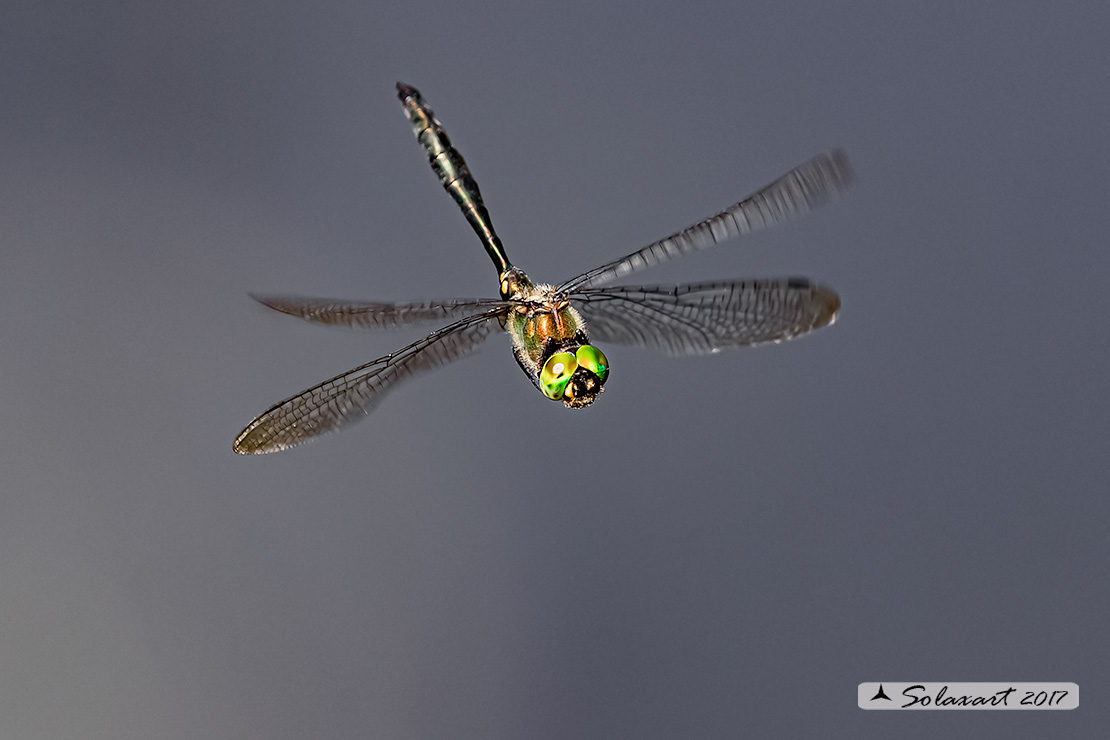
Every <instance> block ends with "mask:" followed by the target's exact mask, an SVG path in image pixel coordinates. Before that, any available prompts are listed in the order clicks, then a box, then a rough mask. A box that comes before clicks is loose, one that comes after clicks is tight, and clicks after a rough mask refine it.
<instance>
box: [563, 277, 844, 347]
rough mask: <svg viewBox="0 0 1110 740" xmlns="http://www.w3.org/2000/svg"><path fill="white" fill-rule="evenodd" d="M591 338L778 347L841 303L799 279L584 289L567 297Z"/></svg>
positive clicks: (826, 319)
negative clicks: (764, 343) (569, 297)
mask: <svg viewBox="0 0 1110 740" xmlns="http://www.w3.org/2000/svg"><path fill="white" fill-rule="evenodd" d="M571 299H572V303H573V305H574V307H575V308H576V309H578V312H579V313H580V314H581V315H582V318H583V319H585V321H586V328H587V330H588V331H589V333H590V336H591V339H592V340H594V341H599V342H612V343H614V344H625V345H631V346H636V347H650V348H652V349H658V350H662V351H663V352H666V353H667V354H670V355H676V356H681V355H702V354H710V353H713V352H718V351H720V350H722V349H731V348H734V347H746V346H749V345H753V344H760V343H763V342H782V341H785V340H787V339H790V338H791V337H795V336H798V335H799V334H804V333H806V332H808V331H812V330H813V329H817V328H819V327H822V326H826V325H827V324H831V323H833V321H834V320H835V319H836V312H837V310H838V309H839V308H840V299H839V298H838V297H837V295H836V293H834V292H833V291H832V290H830V289H828V288H826V287H824V286H821V285H817V284H816V283H812V282H810V281H809V280H806V279H805V278H784V279H773V280H737V281H727V282H712V283H699V284H695V285H676V286H655V287H625V286H614V287H611V288H597V289H586V290H582V291H578V292H576V293H573V294H571Z"/></svg>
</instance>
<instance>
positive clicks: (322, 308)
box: [251, 293, 504, 329]
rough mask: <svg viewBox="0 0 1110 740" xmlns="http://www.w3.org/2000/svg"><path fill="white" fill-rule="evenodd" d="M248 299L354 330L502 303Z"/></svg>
mask: <svg viewBox="0 0 1110 740" xmlns="http://www.w3.org/2000/svg"><path fill="white" fill-rule="evenodd" d="M251 298H253V299H255V300H256V301H258V302H259V303H261V304H262V305H263V306H267V307H269V308H272V309H274V310H275V311H280V312H282V313H284V314H289V315H290V316H296V317H297V318H299V319H304V320H305V321H311V322H313V323H316V324H329V325H331V326H349V327H353V328H356V329H390V328H393V327H397V326H407V325H409V324H417V323H420V322H424V321H439V322H443V321H457V320H459V319H461V318H463V317H466V316H471V315H473V314H476V313H482V312H484V311H489V310H490V309H494V308H497V307H498V306H502V307H503V306H504V304H503V303H502V302H501V301H499V300H493V299H471V298H454V299H450V300H444V301H424V302H421V303H373V302H370V301H342V300H338V299H334V298H304V297H301V296H282V295H255V294H253V293H252V294H251Z"/></svg>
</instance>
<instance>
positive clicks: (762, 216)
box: [559, 150, 852, 292]
mask: <svg viewBox="0 0 1110 740" xmlns="http://www.w3.org/2000/svg"><path fill="white" fill-rule="evenodd" d="M851 179H852V171H851V167H850V166H849V164H848V158H847V156H845V154H844V152H842V151H840V150H834V151H831V152H826V153H824V154H819V155H817V156H816V157H814V158H813V159H810V160H809V161H808V162H805V163H804V164H802V165H799V166H798V167H795V168H794V169H792V170H791V171H790V172H788V173H786V174H785V175H783V176H782V177H780V178H779V179H778V180H775V181H774V182H773V183H771V184H770V185H768V186H766V187H765V188H763V189H761V190H759V191H758V192H756V193H754V194H752V195H750V196H748V197H747V198H745V199H744V200H742V201H740V202H739V203H737V204H736V205H734V206H732V207H731V208H727V209H725V210H724V211H721V212H720V213H718V214H717V215H716V216H713V217H711V218H707V219H706V220H704V221H702V222H701V223H697V224H694V225H693V226H691V227H689V228H687V229H683V230H682V231H680V232H678V233H677V234H672V235H671V236H668V237H667V238H666V239H662V240H660V241H657V242H655V243H654V244H649V245H648V246H646V247H644V248H643V249H640V250H638V251H636V252H633V253H632V254H630V255H628V256H626V257H622V258H620V259H619V260H615V261H613V262H610V263H608V264H605V265H602V266H601V267H598V268H596V269H593V270H590V271H589V272H587V273H584V274H582V275H579V276H578V277H576V278H574V279H572V280H568V281H567V282H566V283H563V284H562V285H560V286H559V290H560V291H563V292H571V291H573V290H577V289H579V288H585V287H589V286H597V285H602V284H604V283H608V282H610V281H612V280H615V279H616V278H619V277H622V276H624V275H627V274H629V273H631V272H635V271H636V270H643V269H646V268H648V267H653V266H655V265H658V264H660V263H662V262H666V261H667V260H671V259H674V258H675V257H679V256H681V255H684V254H688V253H690V252H695V251H697V250H700V249H706V248H707V247H712V246H713V245H715V244H718V243H720V242H723V241H726V240H728V239H732V238H733V237H736V236H740V235H741V234H747V233H750V232H753V231H758V230H759V229H764V228H767V227H769V226H773V225H774V224H777V223H779V222H780V221H786V220H788V219H792V218H797V217H798V216H802V215H804V214H806V213H808V212H809V211H810V210H812V209H814V208H816V207H818V206H820V205H823V204H825V203H827V202H828V201H829V200H831V199H832V198H833V197H834V196H836V195H837V194H838V193H840V192H841V191H843V190H844V189H845V187H847V185H848V183H849V182H850V181H851Z"/></svg>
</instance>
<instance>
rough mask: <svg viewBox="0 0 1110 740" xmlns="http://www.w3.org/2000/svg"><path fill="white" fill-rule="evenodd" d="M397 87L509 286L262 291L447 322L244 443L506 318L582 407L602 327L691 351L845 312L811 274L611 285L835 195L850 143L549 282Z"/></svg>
mask: <svg viewBox="0 0 1110 740" xmlns="http://www.w3.org/2000/svg"><path fill="white" fill-rule="evenodd" d="M397 96H398V97H399V98H400V100H401V105H402V107H403V109H404V112H405V116H406V117H407V118H408V119H409V122H410V123H411V124H412V127H413V131H414V132H415V133H416V138H417V141H418V142H419V143H420V145H421V147H423V149H424V151H425V153H426V154H427V156H428V162H429V164H431V167H432V170H433V171H434V172H435V173H436V175H437V177H438V178H439V181H440V183H441V184H442V185H443V187H444V189H445V190H446V191H447V192H448V194H450V195H451V197H452V199H453V200H454V201H455V203H456V204H457V205H458V207H459V209H460V210H461V211H462V213H463V216H465V218H466V220H467V222H468V223H469V224H470V226H471V228H472V229H473V230H474V232H475V234H477V235H478V238H479V239H480V240H481V242H482V245H483V246H484V247H485V250H486V253H487V254H488V255H489V257H490V259H491V260H492V261H493V265H494V268H495V269H496V270H497V276H498V288H499V290H498V292H499V294H500V298H498V299H480V300H472V299H452V300H446V301H421V302H416V303H373V302H351V301H336V300H330V299H316V298H294V297H283V296H255V297H256V298H257V300H259V301H260V302H261V303H263V304H264V305H266V306H269V307H270V308H273V309H275V310H277V311H281V312H282V313H286V314H290V315H292V316H296V317H298V318H302V319H304V320H306V321H312V322H316V323H322V324H332V325H342V326H349V327H355V328H367V329H383V328H390V327H396V326H407V325H409V324H416V323H419V322H424V321H435V320H437V321H440V322H447V324H446V326H443V328H441V329H437V330H436V331H433V332H432V333H431V334H428V335H427V336H426V337H424V338H423V339H420V340H417V341H415V342H413V343H412V344H409V345H407V346H405V347H402V348H401V349H399V350H397V351H395V352H391V353H390V354H388V355H385V356H384V357H379V358H378V359H376V360H373V361H371V362H368V363H366V364H365V365H362V366H360V367H356V368H355V369H353V370H350V371H348V372H345V373H343V374H341V375H337V376H336V377H334V378H331V379H330V380H326V381H324V382H323V383H319V384H317V385H315V386H313V387H312V388H309V389H308V390H305V391H302V392H301V393H298V394H296V395H295V396H292V397H290V398H287V399H286V400H284V401H281V402H280V403H277V404H274V405H273V406H272V407H270V408H269V409H268V410H267V411H265V412H264V413H262V414H261V415H260V416H258V418H256V419H255V420H254V421H252V422H251V423H250V424H249V425H247V428H246V429H244V430H243V431H242V432H241V433H240V434H239V436H238V437H237V438H236V439H235V444H234V449H235V451H236V452H238V453H240V454H258V453H265V452H273V451H275V450H283V449H286V448H288V447H293V446H295V445H298V444H301V443H302V442H305V441H308V440H310V439H314V438H316V437H318V436H320V435H321V434H325V433H327V432H330V431H334V430H337V429H340V428H342V427H343V426H345V425H347V424H350V423H351V422H354V421H357V420H358V419H361V418H363V417H364V416H365V415H366V414H367V413H369V412H370V411H371V410H373V409H374V408H375V407H376V406H377V404H378V403H379V402H380V401H381V399H382V398H383V397H384V396H385V394H386V393H387V392H388V391H389V390H390V389H391V388H393V387H394V386H395V385H397V383H399V382H400V381H402V380H404V379H406V378H409V377H411V376H413V375H415V374H418V373H420V372H423V371H425V370H430V369H432V368H435V367H439V366H441V365H444V364H446V363H449V362H453V361H454V360H457V359H459V358H461V357H465V356H466V355H468V354H470V353H471V352H473V351H474V350H476V349H477V348H478V347H479V346H480V345H481V344H482V342H484V341H485V339H486V338H488V337H489V336H491V335H492V334H493V333H495V332H494V328H495V327H500V328H501V329H502V330H503V331H504V332H505V333H506V334H508V335H509V337H510V339H511V340H512V343H513V354H514V356H515V357H516V360H517V362H518V363H519V364H520V367H521V369H523V370H524V372H525V374H526V375H527V376H528V378H529V379H530V380H531V381H532V383H533V385H535V386H536V388H538V389H539V390H540V392H541V393H543V395H544V396H546V397H547V398H549V399H551V400H553V401H562V402H563V404H564V405H566V406H567V407H569V408H584V407H586V406H589V405H590V404H591V403H593V401H594V399H596V398H597V396H598V394H599V393H601V391H602V389H603V388H604V386H605V382H606V380H608V378H609V360H608V358H606V356H605V354H604V353H603V352H602V351H601V350H600V349H598V348H597V347H596V346H594V345H593V344H592V341H591V334H592V335H593V337H596V338H598V339H600V340H602V341H604V342H609V343H612V344H624V345H631V346H637V347H645V348H649V349H655V350H660V351H663V352H665V353H668V354H671V355H679V356H685V355H699V354H712V353H716V352H719V351H720V350H722V349H730V348H735V347H746V346H750V345H754V344H761V343H765V342H781V341H784V340H786V339H790V338H792V337H795V336H798V335H800V334H805V333H806V332H809V331H811V330H813V329H816V328H818V327H821V326H826V325H828V324H831V323H832V322H833V320H834V319H835V318H836V313H837V310H838V309H839V308H840V299H839V298H838V297H837V295H836V293H834V292H833V291H832V290H830V289H829V288H826V287H824V286H821V285H818V284H816V283H813V282H810V281H809V280H806V279H805V278H774V279H769V280H719V281H714V282H707V283H697V284H687V285H673V286H636V287H633V286H621V285H617V286H607V285H606V284H607V283H609V282H611V281H613V280H615V279H616V278H619V277H622V276H624V275H627V274H629V273H632V272H635V271H637V270H642V269H645V268H648V267H652V266H654V265H657V264H659V263H661V262H665V261H667V260H669V259H673V258H675V257H679V256H682V255H685V254H689V253H690V252H694V251H697V250H700V249H705V248H707V247H711V246H713V245H715V244H718V243H720V242H722V241H725V240H726V239H731V238H733V237H736V236H740V235H742V234H747V233H750V232H752V231H757V230H759V229H762V228H766V227H768V226H772V225H774V224H776V223H778V222H780V221H785V220H787V219H790V218H794V217H796V216H799V215H802V214H804V213H807V212H809V211H810V210H812V209H813V208H815V207H817V206H819V205H822V204H823V203H826V202H828V201H829V200H831V199H832V198H833V197H835V196H836V195H837V194H839V193H840V192H841V191H842V190H843V189H844V187H846V186H847V184H848V182H849V181H850V179H851V171H850V169H849V167H848V161H847V159H846V158H845V156H844V155H843V153H841V152H839V151H832V152H828V153H826V154H821V155H818V156H816V157H813V158H812V159H810V160H809V161H807V162H804V163H803V164H801V165H799V166H798V167H795V168H794V169H792V170H791V171H789V172H787V173H786V174H785V175H783V176H782V177H780V178H779V179H778V180H775V181H774V182H772V183H771V184H770V185H767V186H765V187H763V188H761V189H759V190H758V191H756V192H755V193H754V194H752V195H751V196H749V197H747V198H745V199H744V200H742V201H740V202H739V203H736V204H735V205H733V206H730V207H729V208H726V209H725V210H724V211H722V212H721V213H718V214H717V215H716V216H712V217H710V218H708V219H706V220H704V221H701V222H699V223H696V224H694V225H693V226H691V227H689V228H686V229H683V230H682V231H679V232H677V233H675V234H672V235H670V236H668V237H667V238H665V239H661V240H659V241H657V242H654V243H652V244H649V245H648V246H646V247H644V248H642V249H639V250H637V251H635V252H632V253H631V254H628V255H626V256H624V257H621V258H620V259H618V260H614V261H612V262H608V263H606V264H604V265H601V266H600V267H597V268H594V269H593V270H590V271H588V272H584V273H582V274H581V275H579V276H578V277H575V278H572V279H570V280H568V281H566V282H564V283H562V284H560V285H557V286H551V285H543V284H540V285H537V284H534V283H533V282H532V281H531V280H530V279H529V278H528V275H526V274H525V273H524V271H523V270H521V269H520V268H518V267H515V266H514V265H513V264H512V263H511V262H509V258H508V255H507V254H506V253H505V248H504V247H503V246H502V244H501V240H500V239H499V238H498V236H497V232H496V231H494V228H493V222H492V220H491V219H490V216H489V212H488V211H487V210H486V206H485V203H484V202H483V200H482V193H481V191H480V190H479V189H478V183H477V181H476V180H475V179H474V176H473V175H472V174H471V172H470V169H469V168H468V167H467V164H466V161H465V160H464V159H463V158H462V155H461V154H459V152H458V150H457V149H455V148H454V146H452V144H451V140H450V139H449V138H448V137H447V134H446V132H444V130H443V127H442V126H441V125H440V123H439V121H438V120H436V117H435V114H434V113H433V112H432V110H431V108H429V107H428V106H427V104H426V103H425V102H424V99H423V97H422V96H421V95H420V93H419V92H418V91H417V90H416V89H415V88H412V87H409V86H408V85H405V84H403V83H397Z"/></svg>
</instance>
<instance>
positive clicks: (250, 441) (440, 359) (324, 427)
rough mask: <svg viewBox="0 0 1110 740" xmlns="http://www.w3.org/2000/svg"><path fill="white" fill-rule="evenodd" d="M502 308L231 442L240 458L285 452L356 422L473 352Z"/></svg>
mask: <svg viewBox="0 0 1110 740" xmlns="http://www.w3.org/2000/svg"><path fill="white" fill-rule="evenodd" d="M506 310H507V309H506V308H505V307H503V306H502V307H499V308H495V309H492V310H489V311H486V312H485V313H480V314H477V315H475V316H468V317H467V318H465V319H462V320H461V321H457V322H455V323H454V324H451V325H450V326H445V327H444V328H442V329H440V330H438V331H435V332H432V333H431V334H429V335H428V336H426V337H424V338H423V339H421V340H420V341H418V342H413V343H412V344H410V345H408V346H407V347H404V348H402V349H399V350H397V351H396V352H394V353H392V354H388V355H386V356H385V357H379V358H378V359H376V360H374V361H373V362H369V363H367V364H365V365H362V366H361V367H356V368H355V369H354V370H351V371H349V372H346V373H343V374H342V375H337V376H336V377H334V378H332V379H331V380H326V381H324V382H323V383H320V384H319V385H317V386H314V387H312V388H309V389H308V390H306V391H303V392H301V393H298V394H297V395H295V396H293V397H292V398H288V399H286V400H284V401H282V402H281V403H278V404H275V405H274V406H273V407H272V408H270V409H269V410H268V411H266V412H265V413H264V414H262V415H261V416H259V417H258V418H257V419H255V420H254V421H252V422H251V423H250V424H249V425H248V426H247V428H246V429H244V430H243V431H242V432H240V434H239V436H238V437H236V438H235V444H234V446H233V447H234V450H235V451H236V452H237V453H239V454H240V455H248V454H261V453H265V452H276V451H277V450H284V449H286V448H288V447H293V446H294V445H299V444H301V443H302V442H307V441H308V440H310V439H313V438H315V437H319V436H320V435H322V434H326V433H327V432H331V431H335V430H337V429H339V428H341V427H343V426H346V425H347V424H351V423H353V422H355V421H358V420H359V419H361V418H362V417H363V416H365V415H366V414H368V413H370V411H372V410H373V409H374V407H376V406H377V405H378V403H379V402H380V401H381V399H382V398H383V397H384V396H385V394H386V393H387V392H388V391H389V389H391V388H392V387H393V386H395V385H396V384H397V383H399V382H401V381H402V380H404V379H405V378H408V377H410V376H412V375H415V374H417V373H419V372H421V371H423V370H428V369H431V368H434V367H438V366H440V365H444V364H446V363H448V362H452V361H454V360H457V359H459V358H460V357H464V356H465V355H468V354H470V353H471V352H473V351H474V350H475V349H476V348H477V347H478V346H479V345H480V344H481V343H482V342H483V341H484V340H485V339H486V338H487V337H488V336H489V335H490V333H491V332H492V331H493V329H494V328H495V327H496V326H497V324H495V323H493V322H492V321H491V320H492V319H495V318H497V317H498V316H500V315H502V314H503V313H505V311H506Z"/></svg>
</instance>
